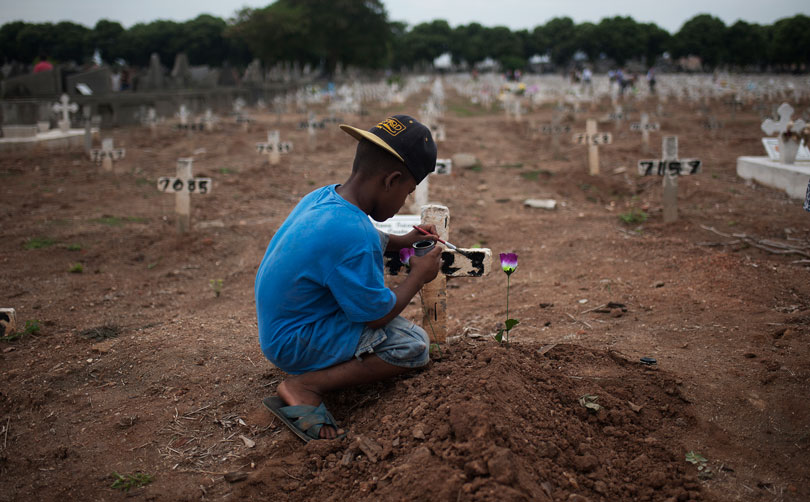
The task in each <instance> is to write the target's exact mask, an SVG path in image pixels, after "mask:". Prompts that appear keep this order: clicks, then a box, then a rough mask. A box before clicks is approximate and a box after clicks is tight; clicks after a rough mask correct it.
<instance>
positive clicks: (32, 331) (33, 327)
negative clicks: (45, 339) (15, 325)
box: [0, 319, 42, 342]
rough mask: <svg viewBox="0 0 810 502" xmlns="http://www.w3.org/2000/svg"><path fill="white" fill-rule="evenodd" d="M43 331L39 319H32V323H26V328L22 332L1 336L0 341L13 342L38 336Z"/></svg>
mask: <svg viewBox="0 0 810 502" xmlns="http://www.w3.org/2000/svg"><path fill="white" fill-rule="evenodd" d="M41 329H42V327H41V326H40V325H39V321H38V320H37V319H31V320H30V321H25V328H23V330H22V331H15V332H14V333H12V334H10V335H6V336H0V341H3V342H13V341H14V340H19V339H20V338H22V337H24V336H26V335H38V334H39V332H40V330H41Z"/></svg>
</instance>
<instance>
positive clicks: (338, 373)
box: [255, 115, 442, 441]
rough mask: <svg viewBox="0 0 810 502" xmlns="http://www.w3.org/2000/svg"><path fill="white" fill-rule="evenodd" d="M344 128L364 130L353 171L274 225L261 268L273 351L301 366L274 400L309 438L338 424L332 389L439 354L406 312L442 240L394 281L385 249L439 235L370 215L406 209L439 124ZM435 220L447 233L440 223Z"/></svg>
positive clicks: (261, 318) (431, 273) (268, 348)
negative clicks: (328, 401) (329, 398)
mask: <svg viewBox="0 0 810 502" xmlns="http://www.w3.org/2000/svg"><path fill="white" fill-rule="evenodd" d="M340 128H341V129H342V130H343V131H345V132H346V133H348V134H349V135H351V136H352V137H354V138H355V139H357V140H359V143H358V145H357V151H356V153H355V156H354V165H353V166H352V172H351V175H350V176H349V178H348V179H347V180H346V181H345V182H344V183H343V184H342V185H337V184H335V185H328V186H325V187H323V188H319V189H317V190H315V191H314V192H312V193H310V194H309V195H306V196H305V197H304V198H303V199H301V201H300V202H299V203H298V205H297V206H295V209H293V210H292V212H291V213H290V215H289V216H287V219H286V220H285V221H284V223H283V224H282V225H281V227H280V228H279V229H278V231H276V233H275V235H273V237H272V239H271V240H270V244H269V246H268V247H267V251H266V252H265V254H264V258H263V259H262V262H261V265H260V266H259V270H258V273H257V274H256V283H255V297H256V312H257V316H258V327H259V342H260V344H261V349H262V352H263V353H264V355H265V357H267V359H269V360H270V362H272V363H273V364H274V365H276V366H277V367H278V368H280V369H281V370H282V371H284V372H286V373H289V374H290V376H288V377H287V378H285V379H284V381H283V382H281V383H280V384H279V385H278V388H277V389H276V390H277V392H278V395H277V396H273V397H268V398H266V399H264V401H263V402H264V404H265V406H267V407H268V408H269V409H270V411H271V412H272V413H273V414H274V415H276V416H277V417H278V418H279V420H281V421H282V422H283V423H284V425H286V426H287V427H289V428H290V429H291V430H292V431H293V432H294V433H295V434H296V435H297V436H298V437H299V438H301V439H302V440H304V441H309V440H310V439H333V438H335V437H337V436H338V434H339V433H338V430H337V429H338V427H337V424H336V423H335V419H334V418H333V417H332V415H331V414H330V413H329V411H328V410H327V409H326V406H325V405H324V403H323V398H324V395H325V394H326V393H328V392H330V391H333V390H336V389H340V388H344V387H353V386H355V385H360V384H366V383H371V382H376V381H378V380H382V379H387V378H391V377H393V376H396V375H400V374H402V373H405V372H407V371H411V370H414V369H416V368H420V367H422V366H425V365H426V364H427V363H428V362H429V359H430V350H429V349H430V339H429V338H428V334H427V332H426V331H425V330H424V329H422V328H421V327H419V326H417V325H415V324H414V323H412V322H411V321H409V320H407V319H405V318H404V317H401V316H400V315H399V314H400V313H401V312H402V310H403V309H404V308H405V307H407V306H408V303H409V302H410V301H411V299H412V298H413V297H414V296H416V295H417V294H418V293H419V290H420V289H422V286H424V285H425V283H428V282H430V281H432V280H433V279H434V278H435V277H436V275H437V274H438V273H439V269H440V266H441V256H442V249H441V247H439V246H436V247H434V248H433V250H431V251H430V252H428V253H427V254H426V255H424V256H410V258H409V261H410V263H409V266H410V272H409V273H408V275H407V276H406V277H405V278H404V280H403V281H402V282H400V283H399V285H398V286H396V287H395V288H391V289H389V288H388V287H386V285H385V281H384V277H383V252H384V251H385V250H388V251H394V252H397V251H405V252H406V250H411V251H412V249H413V248H412V245H413V244H414V243H416V242H418V241H421V240H424V239H426V238H427V239H429V240H434V241H435V240H436V237H435V236H430V237H424V236H422V234H420V233H419V232H418V231H416V230H413V231H411V232H409V233H408V234H405V235H389V234H386V233H384V232H380V231H379V230H377V229H376V228H375V227H374V225H372V223H371V220H370V219H369V216H370V217H371V218H373V219H374V220H376V221H385V220H387V219H388V218H390V217H392V216H393V215H395V214H396V213H397V211H399V209H400V208H401V207H402V205H403V204H404V203H405V199H406V198H407V196H408V194H409V193H411V192H413V191H414V189H415V188H416V185H417V184H418V183H419V182H421V181H422V180H423V179H424V178H425V177H427V175H428V174H430V173H431V172H432V171H433V170H434V169H435V167H436V143H434V142H433V138H432V136H431V134H430V130H429V129H428V128H427V127H425V126H424V125H422V124H420V123H419V122H417V121H416V120H415V119H413V118H411V117H409V116H407V115H395V116H393V117H389V118H387V119H385V120H383V121H382V122H380V123H379V124H377V125H375V126H373V127H372V128H371V129H369V130H368V131H364V130H361V129H357V128H354V127H351V126H348V125H345V124H341V126H340ZM425 230H427V231H428V232H430V233H431V234H435V233H436V228H435V227H434V226H433V225H426V226H425ZM403 254H404V253H402V252H401V253H400V256H403ZM403 259H404V260H406V261H408V258H407V257H406V258H403Z"/></svg>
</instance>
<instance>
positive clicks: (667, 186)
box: [638, 136, 701, 223]
mask: <svg viewBox="0 0 810 502" xmlns="http://www.w3.org/2000/svg"><path fill="white" fill-rule="evenodd" d="M661 151H662V154H661V160H657V159H656V160H640V161H638V173H639V174H640V175H642V176H650V175H658V176H663V178H664V195H663V203H664V221H665V222H666V223H669V222H673V221H675V220H677V219H678V177H680V176H684V175H692V174H697V173H699V172H700V168H701V161H700V160H698V159H679V158H678V137H677V136H664V138H663V139H662V140H661Z"/></svg>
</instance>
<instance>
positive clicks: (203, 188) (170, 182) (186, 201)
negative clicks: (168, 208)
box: [157, 157, 213, 234]
mask: <svg viewBox="0 0 810 502" xmlns="http://www.w3.org/2000/svg"><path fill="white" fill-rule="evenodd" d="M193 162H194V159H193V158H191V157H184V158H179V159H177V172H176V175H175V177H174V178H171V177H166V176H164V177H161V178H158V183H157V187H158V190H160V191H161V192H164V193H174V194H175V206H174V207H175V212H176V213H177V231H178V232H179V233H181V234H183V233H186V232H188V230H189V228H191V194H192V193H198V194H201V195H204V194H207V193H211V187H212V185H213V182H212V181H211V178H195V177H194V176H193V175H192V173H191V164H192V163H193Z"/></svg>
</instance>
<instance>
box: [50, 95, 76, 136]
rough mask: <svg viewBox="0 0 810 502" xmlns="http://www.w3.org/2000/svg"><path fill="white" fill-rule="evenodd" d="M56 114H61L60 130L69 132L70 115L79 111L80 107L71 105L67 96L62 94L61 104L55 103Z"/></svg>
mask: <svg viewBox="0 0 810 502" xmlns="http://www.w3.org/2000/svg"><path fill="white" fill-rule="evenodd" d="M52 109H53V111H54V113H61V114H62V119H61V120H60V121H59V129H60V130H61V131H62V132H67V131H68V129H70V114H71V113H76V112H77V111H79V105H77V104H76V103H71V102H70V98H69V97H68V95H67V94H62V97H61V98H59V103H54V104H53V107H52Z"/></svg>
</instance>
